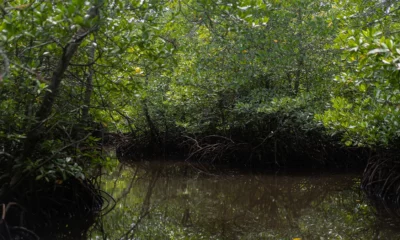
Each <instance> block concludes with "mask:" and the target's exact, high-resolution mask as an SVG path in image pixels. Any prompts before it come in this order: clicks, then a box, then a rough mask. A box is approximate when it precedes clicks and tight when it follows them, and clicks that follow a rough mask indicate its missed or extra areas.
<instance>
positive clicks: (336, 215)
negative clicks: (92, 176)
mask: <svg viewBox="0 0 400 240" xmlns="http://www.w3.org/2000/svg"><path fill="white" fill-rule="evenodd" d="M359 186H360V174H348V173H346V174H339V173H338V174H328V173H297V174H292V173H278V174H275V173H260V172H258V173H252V172H241V171H236V170H229V169H226V170H217V169H215V168H212V167H211V168H208V167H207V166H205V165H194V164H188V163H182V162H180V163H171V162H168V163H162V162H152V163H148V162H147V163H146V162H145V163H135V164H130V165H124V164H121V165H120V166H119V167H118V169H117V170H116V171H114V172H112V173H111V175H110V176H107V177H106V178H104V179H103V190H104V191H106V192H109V193H110V194H111V195H112V196H113V197H114V198H115V200H116V208H115V209H114V210H113V211H112V212H110V213H109V214H108V215H106V216H104V217H102V218H100V219H99V220H98V221H97V223H96V225H95V227H94V228H93V229H92V230H91V231H90V233H89V234H88V239H293V238H301V239H303V240H304V239H322V238H323V239H400V232H399V231H396V230H395V229H394V228H390V227H388V226H390V224H394V225H395V226H396V225H397V222H395V221H393V219H392V220H388V221H389V222H386V223H384V222H382V221H381V220H379V219H382V218H380V215H379V214H377V213H381V212H382V211H376V208H375V207H376V205H373V204H371V202H370V201H368V200H367V199H366V198H365V195H364V193H363V192H362V191H361V190H360V187H359ZM374 206H375V207H374ZM378 210H381V209H379V208H378Z"/></svg>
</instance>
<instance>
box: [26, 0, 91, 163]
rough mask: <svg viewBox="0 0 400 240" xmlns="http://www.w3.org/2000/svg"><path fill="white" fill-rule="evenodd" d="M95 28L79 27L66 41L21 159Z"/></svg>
mask: <svg viewBox="0 0 400 240" xmlns="http://www.w3.org/2000/svg"><path fill="white" fill-rule="evenodd" d="M97 8H98V6H93V7H92V8H91V9H90V10H89V13H88V14H89V15H90V18H94V17H96V16H97V15H98V9H97ZM96 29H97V26H94V27H92V28H89V29H85V28H81V29H79V30H78V32H77V33H76V34H75V35H74V36H73V37H72V39H71V40H70V41H69V42H68V44H67V45H66V46H65V47H64V48H63V54H62V56H61V59H60V60H59V62H58V65H57V67H56V69H55V71H54V72H53V75H52V77H51V83H50V85H49V87H48V91H47V92H46V94H45V96H44V98H43V102H42V104H41V106H40V108H39V110H38V111H37V112H36V121H37V123H36V124H34V125H33V127H32V128H31V129H30V130H29V131H28V134H27V138H26V141H25V144H24V148H23V151H22V155H21V159H26V158H27V157H29V156H31V155H32V153H33V150H34V149H35V147H36V146H37V144H38V142H41V140H42V138H43V133H44V124H45V122H46V121H47V120H48V118H49V117H50V114H51V111H52V108H53V105H54V102H55V99H56V97H57V94H58V92H59V88H60V84H61V82H62V79H63V76H64V73H65V71H66V70H67V68H68V66H69V64H70V62H71V59H72V57H73V56H74V55H75V53H76V51H77V50H78V48H79V46H80V44H81V43H82V41H83V40H84V39H85V38H86V36H87V35H89V34H90V33H91V32H93V31H94V30H96ZM33 160H34V159H33Z"/></svg>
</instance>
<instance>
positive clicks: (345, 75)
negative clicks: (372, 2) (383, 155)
mask: <svg viewBox="0 0 400 240" xmlns="http://www.w3.org/2000/svg"><path fill="white" fill-rule="evenodd" d="M396 7H398V4H393V5H391V6H390V7H389V8H388V9H387V10H386V11H389V12H391V11H395V10H394V9H396ZM353 14H354V13H353ZM381 14H382V15H381ZM378 17H379V18H378ZM374 19H378V20H376V21H374ZM394 19H398V16H397V15H396V14H395V13H394V14H383V13H380V12H379V11H377V12H376V13H375V15H373V16H369V18H368V20H369V21H371V22H370V23H372V24H373V26H372V27H366V28H364V29H361V28H352V27H351V26H350V24H349V22H351V21H352V20H349V21H345V23H346V24H349V25H345V26H346V27H349V28H347V29H346V28H344V29H343V30H342V32H341V34H339V35H338V37H337V39H336V44H335V46H336V47H337V48H342V49H343V50H344V52H343V54H342V61H343V64H342V65H343V70H342V72H341V73H340V74H338V75H337V76H336V77H335V82H336V86H335V87H334V89H333V92H332V94H333V95H334V97H333V98H332V100H331V104H330V106H331V108H330V109H328V110H326V111H325V112H324V113H323V114H319V115H317V117H316V119H317V120H320V121H322V122H323V123H324V125H325V126H326V127H327V128H328V129H329V132H331V133H332V134H337V133H340V134H342V135H343V140H344V141H345V143H346V145H348V146H350V145H356V146H363V145H369V146H371V145H384V146H388V145H391V144H393V143H394V141H395V140H396V139H398V137H399V133H400V132H399V131H398V125H399V121H400V114H399V103H400V102H399V101H400V98H399V96H400V95H399V91H400V88H399V87H400V85H399V82H398V79H399V76H400V71H399V70H400V67H399V66H400V65H399V64H400V44H399V40H398V37H399V35H398V33H397V32H398V29H399V27H400V25H399V24H397V23H389V22H390V21H392V20H394ZM389 20H390V21H389Z"/></svg>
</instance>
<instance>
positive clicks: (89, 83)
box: [82, 45, 96, 125]
mask: <svg viewBox="0 0 400 240" xmlns="http://www.w3.org/2000/svg"><path fill="white" fill-rule="evenodd" d="M95 52H96V47H95V45H92V46H91V47H90V49H89V63H92V62H93V61H94V55H95ZM93 74H94V69H93V65H92V64H91V65H89V72H88V76H87V78H86V86H85V96H84V99H83V107H82V122H83V123H84V124H86V125H87V124H88V122H89V109H90V102H91V96H92V92H93Z"/></svg>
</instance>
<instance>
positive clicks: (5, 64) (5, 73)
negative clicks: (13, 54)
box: [0, 47, 10, 82]
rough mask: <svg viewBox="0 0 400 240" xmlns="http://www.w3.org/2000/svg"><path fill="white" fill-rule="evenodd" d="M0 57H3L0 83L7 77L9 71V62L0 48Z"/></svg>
mask: <svg viewBox="0 0 400 240" xmlns="http://www.w3.org/2000/svg"><path fill="white" fill-rule="evenodd" d="M0 56H2V57H3V63H4V72H3V73H1V74H0V82H1V81H2V80H3V79H4V78H5V77H6V76H7V74H8V72H9V70H10V60H9V59H8V57H7V55H6V54H5V53H4V51H3V49H2V48H1V47H0Z"/></svg>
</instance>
